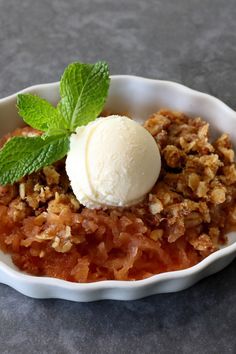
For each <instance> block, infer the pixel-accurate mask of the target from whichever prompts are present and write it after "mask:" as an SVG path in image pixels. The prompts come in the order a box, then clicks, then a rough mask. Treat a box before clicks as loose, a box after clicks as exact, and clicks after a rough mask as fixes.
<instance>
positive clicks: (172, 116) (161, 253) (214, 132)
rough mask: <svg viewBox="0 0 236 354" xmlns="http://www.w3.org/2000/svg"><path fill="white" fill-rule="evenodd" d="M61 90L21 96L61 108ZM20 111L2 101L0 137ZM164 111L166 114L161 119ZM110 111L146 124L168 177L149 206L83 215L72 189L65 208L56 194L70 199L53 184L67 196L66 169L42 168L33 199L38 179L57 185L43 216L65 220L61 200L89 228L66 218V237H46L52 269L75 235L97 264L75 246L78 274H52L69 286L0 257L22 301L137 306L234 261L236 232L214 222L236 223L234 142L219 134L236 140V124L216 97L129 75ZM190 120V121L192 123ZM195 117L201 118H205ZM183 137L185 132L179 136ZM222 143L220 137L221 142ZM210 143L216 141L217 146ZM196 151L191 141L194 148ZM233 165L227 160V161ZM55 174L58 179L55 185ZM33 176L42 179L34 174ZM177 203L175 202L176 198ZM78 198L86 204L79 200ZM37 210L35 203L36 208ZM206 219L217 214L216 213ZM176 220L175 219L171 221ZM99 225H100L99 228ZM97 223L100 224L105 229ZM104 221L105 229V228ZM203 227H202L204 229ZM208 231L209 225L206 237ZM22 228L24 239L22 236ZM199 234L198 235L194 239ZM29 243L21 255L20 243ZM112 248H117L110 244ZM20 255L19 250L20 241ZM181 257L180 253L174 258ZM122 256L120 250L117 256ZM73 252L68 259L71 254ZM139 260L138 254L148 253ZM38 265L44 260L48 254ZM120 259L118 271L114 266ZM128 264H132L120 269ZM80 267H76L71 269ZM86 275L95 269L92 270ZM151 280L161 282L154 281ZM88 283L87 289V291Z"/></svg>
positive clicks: (112, 95) (120, 80) (52, 87)
mask: <svg viewBox="0 0 236 354" xmlns="http://www.w3.org/2000/svg"><path fill="white" fill-rule="evenodd" d="M58 86H59V85H58V83H55V84H47V85H39V86H35V87H31V88H29V89H26V90H24V92H27V93H34V94H37V95H38V96H40V97H43V98H45V99H47V100H49V101H50V102H52V103H53V104H56V103H57V102H58V101H59V90H58ZM15 104H16V95H13V96H11V97H8V98H5V99H2V100H1V101H0V117H1V135H5V134H7V133H9V132H10V131H13V130H14V129H15V128H17V127H19V126H20V125H22V121H21V120H20V119H19V117H18V114H17V109H16V106H15ZM163 107H165V108H166V109H164V110H161V111H160V109H161V108H163ZM170 110H171V111H170ZM105 111H107V112H111V114H119V115H123V113H124V112H128V115H129V116H130V117H131V118H132V119H133V120H135V121H137V122H138V123H140V124H144V126H145V129H146V130H147V131H149V133H150V135H152V136H153V137H154V140H155V142H156V143H157V144H158V146H159V149H160V151H161V157H162V172H161V174H160V177H159V178H158V179H157V181H155V182H156V185H155V186H154V187H153V188H154V189H152V190H150V191H149V190H147V193H146V196H145V197H144V199H143V200H141V201H139V202H138V203H137V204H134V205H131V206H128V207H127V208H125V209H123V208H122V209H117V208H114V206H112V207H113V209H112V208H110V206H109V207H108V208H107V209H104V208H103V209H101V208H100V209H90V208H89V207H88V208H86V207H85V208H84V207H81V205H79V203H78V200H77V199H76V198H74V197H75V196H74V195H73V198H72V194H73V193H72V192H71V190H70V197H71V198H72V199H70V201H69V202H68V203H67V201H66V202H65V199H64V200H63V198H65V196H62V195H60V194H64V195H65V194H66V192H67V191H66V190H65V189H64V190H61V189H60V190H59V189H58V188H59V187H58V184H57V183H56V180H57V179H58V178H59V180H60V183H59V184H60V188H61V183H62V180H64V187H63V188H66V187H65V185H67V184H68V178H67V177H66V176H63V177H62V175H63V174H64V172H63V173H61V171H62V170H63V171H64V170H65V168H64V167H63V166H59V165H60V164H59V163H56V164H59V165H56V167H55V170H52V169H51V168H48V167H44V172H43V174H44V175H43V177H42V174H41V176H40V183H41V185H40V186H38V187H36V190H35V191H34V192H35V193H36V194H37V188H38V194H40V193H41V189H40V188H42V187H43V188H44V194H45V187H46V185H44V184H43V183H42V179H43V180H45V181H46V183H48V182H49V187H50V181H49V180H50V178H51V179H53V176H54V178H55V181H54V182H53V183H54V184H53V183H52V184H51V185H53V187H52V188H49V191H48V192H50V193H53V196H50V198H49V199H48V201H47V203H48V204H47V209H48V208H50V211H51V212H52V214H55V215H56V217H57V218H59V219H60V220H62V218H63V217H65V218H66V217H67V216H66V212H65V210H64V214H60V213H61V211H59V212H58V211H56V210H55V208H56V207H57V208H58V207H61V205H60V203H59V204H58V203H55V200H56V199H57V198H59V200H60V199H61V200H60V201H61V202H62V203H61V204H63V205H64V206H67V205H69V204H70V208H73V210H72V212H73V217H74V218H77V221H78V223H80V224H81V223H82V228H83V230H81V229H76V230H75V229H74V232H73V228H74V226H73V225H71V221H70V220H69V219H67V222H65V223H64V226H65V227H64V231H65V234H63V233H60V232H61V230H60V232H58V231H57V234H54V238H53V239H50V237H49V236H50V235H47V236H48V237H49V238H48V240H44V241H45V242H46V243H47V244H48V243H50V246H52V245H53V244H54V246H53V247H52V248H54V249H53V252H54V253H55V252H56V251H55V249H56V248H57V249H58V251H59V252H57V258H56V261H57V264H59V263H60V261H59V260H60V259H62V258H63V257H65V254H66V253H67V252H66V250H67V248H68V249H69V247H71V243H72V244H73V240H72V239H71V238H70V237H71V236H73V237H75V236H76V235H80V238H81V239H80V240H78V237H77V239H76V240H75V242H77V245H78V244H79V242H80V243H81V244H83V242H84V238H85V239H86V242H87V245H89V247H90V248H89V249H90V251H91V250H92V251H93V252H92V251H91V252H92V255H91V254H90V256H91V257H92V258H93V262H91V263H92V265H90V264H91V263H89V265H88V262H90V260H91V257H90V258H88V255H87V254H86V252H85V250H84V249H83V250H82V249H81V247H80V246H78V247H80V248H79V250H80V253H81V254H82V256H81V258H80V262H77V263H76V264H74V263H73V262H74V261H73V262H72V263H73V265H72V266H71V267H72V268H73V270H74V271H73V272H72V275H71V276H70V278H67V280H62V279H56V278H55V277H54V275H53V274H55V276H57V277H60V278H63V276H64V277H65V278H66V277H67V276H68V273H67V272H65V273H64V275H62V274H61V273H57V269H56V268H55V267H54V266H53V264H50V267H49V266H48V267H46V268H45V267H44V268H43V269H44V270H45V269H47V270H48V269H50V270H51V271H52V272H51V273H47V274H46V275H48V276H45V274H42V275H41V274H40V273H39V268H37V267H36V268H34V269H33V268H32V267H31V268H29V267H28V268H27V264H28V263H27V262H25V261H24V262H22V258H20V257H18V258H17V257H16V254H15V255H14V257H13V260H14V263H15V264H17V265H18V267H20V268H21V270H19V268H18V267H16V266H15V264H14V263H12V261H11V257H10V256H9V255H8V254H6V253H1V268H0V279H1V281H2V282H3V283H6V284H8V285H10V286H12V287H14V288H16V289H17V290H19V291H21V292H22V293H24V294H26V295H29V296H33V297H39V298H45V297H58V298H64V299H70V300H77V301H92V300H97V299H105V298H111V299H124V300H125V299H136V298H140V297H143V296H147V295H151V294H155V293H160V292H168V291H177V290H181V289H184V288H186V287H188V286H191V285H192V284H194V283H195V282H196V281H197V280H199V279H201V278H203V277H204V276H207V275H209V274H212V273H214V272H216V271H218V270H220V269H222V268H223V267H224V266H226V265H227V264H228V263H230V262H231V261H232V259H233V258H234V257H235V249H236V245H235V244H234V243H233V242H234V240H235V234H234V233H233V232H232V233H231V234H230V236H229V237H228V238H227V239H226V238H225V233H226V232H227V231H225V232H220V231H219V225H218V223H219V221H220V219H219V218H218V217H219V216H217V215H218V214H216V212H217V210H218V209H219V211H220V213H221V214H224V213H227V214H229V215H228V219H227V220H228V223H229V224H230V225H231V224H232V225H233V220H231V219H233V216H234V214H233V205H231V204H229V205H228V206H227V208H229V209H226V208H225V207H224V208H222V205H223V204H224V203H225V202H226V198H227V197H228V199H229V197H232V196H233V192H232V188H231V187H229V186H232V185H233V184H234V181H233V180H232V181H231V182H232V183H231V182H230V181H226V179H227V176H228V177H229V176H231V177H232V178H233V174H234V173H233V169H234V163H233V160H232V159H233V157H232V156H233V155H232V154H233V153H232V149H231V146H230V142H229V140H228V138H227V137H226V136H225V135H223V136H222V133H228V134H230V137H231V139H232V140H234V138H235V137H234V133H233V129H232V128H233V126H234V125H235V119H236V114H235V112H234V111H233V110H231V109H230V108H229V107H227V106H226V105H225V104H224V103H222V102H220V101H219V100H217V99H216V98H213V97H211V96H209V95H206V94H202V93H199V92H196V91H193V90H191V89H188V88H186V87H184V86H182V85H179V84H176V83H170V82H165V81H158V80H149V79H144V78H138V77H132V76H113V77H111V85H110V90H109V95H108V99H107V102H106V107H105ZM173 111H174V112H173ZM176 111H180V112H184V114H182V113H176ZM157 112H158V113H157ZM190 117H193V119H192V118H190ZM198 117H202V119H200V118H198ZM222 117H223V119H222ZM104 119H105V120H106V119H109V118H104ZM127 119H128V118H127ZM205 121H206V122H208V123H209V126H210V133H211V140H209V139H208V128H209V127H208V125H207V123H205ZM145 122H146V123H145ZM90 124H91V123H90ZM27 129H28V128H27ZM176 129H180V131H181V132H180V133H178V132H176ZM183 132H184V134H182V133H183ZM31 134H32V131H31ZM35 134H36V133H35ZM220 136H221V138H219V137H220ZM180 138H182V139H181V144H182V145H181V146H179V145H178V144H179V141H180ZM217 138H218V140H217ZM177 140H178V141H177ZM213 141H215V143H213V144H211V142H213ZM191 143H194V144H195V147H194V146H193V145H194V144H191ZM191 145H192V147H191ZM196 146H197V147H196ZM222 148H223V150H222ZM224 149H225V150H224ZM220 150H221V152H220ZM222 151H223V152H222ZM224 154H225V155H224ZM202 156H205V158H202V160H201V162H200V161H199V159H201V157H202ZM217 156H218V157H217ZM227 156H228V157H227ZM227 158H228V161H226V160H227ZM225 159H226V160H225ZM203 160H204V161H203ZM207 160H208V161H207ZM221 164H222V165H221ZM186 166H187V168H186ZM211 166H212V168H211ZM205 167H206V168H208V169H207V171H208V173H213V174H214V176H213V177H212V178H210V177H209V175H207V173H205V172H203V169H204V168H205ZM224 168H225V170H224V172H223V169H224ZM57 174H59V175H60V176H59V177H58V176H57ZM207 176H208V177H207ZM219 176H221V179H219ZM223 177H224V178H223ZM24 178H25V177H24ZM34 178H36V177H35V176H34ZM207 178H208V179H207ZM209 178H210V179H209ZM222 178H223V179H222ZM224 179H225V180H224ZM17 183H18V182H17ZM30 183H32V181H31V180H30V179H27V180H23V181H22V180H21V181H20V183H19V184H18V185H17V186H18V187H19V188H18V193H19V195H16V196H15V198H19V196H20V193H21V197H23V198H22V200H23V202H24V203H25V198H27V197H28V199H27V200H26V201H27V203H28V202H29V199H30V198H29V197H30V195H28V196H27V190H26V191H25V187H24V186H29V184H30ZM151 184H152V183H151ZM36 185H37V183H36ZM20 186H21V187H20ZM151 187H152V186H151ZM27 188H28V187H27ZM27 188H26V189H27ZM181 188H182V189H181ZM228 189H231V190H230V191H229V190H228ZM231 192H232V193H231ZM25 193H26V195H25ZM31 197H32V196H31ZM41 198H43V196H42V195H41ZM171 198H172V199H173V200H170V199H171ZM232 198H233V197H232ZM78 199H80V196H79V197H78ZM166 199H169V201H168V200H167V201H166ZM57 201H58V199H57ZM11 202H12V201H11ZM33 202H34V201H33V200H32V198H31V206H30V207H31V208H32V205H33V204H32V203H33ZM80 202H83V201H80ZM36 203H37V201H36ZM49 203H50V204H49ZM42 204H43V202H42V200H41V204H40V206H39V207H37V206H35V207H34V210H35V211H37V213H38V215H37V217H39V216H40V215H41V214H42V213H45V212H46V210H41V211H40V210H39V208H40V207H41V208H42ZM56 204H57V205H56ZM131 204H132V203H131ZM13 206H14V203H13ZM211 207H212V209H213V207H214V208H215V213H213V211H211V210H209V209H210V208H211ZM77 208H78V209H77ZM80 208H82V209H80ZM130 208H131V209H130ZM65 209H66V208H65ZM40 212H41V213H40ZM67 212H68V210H67ZM210 212H211V213H212V215H210ZM108 213H109V217H111V215H112V218H114V219H115V220H117V219H119V227H120V228H118V230H116V232H117V235H115V236H114V235H113V236H112V237H116V238H118V241H119V243H117V244H116V245H115V247H114V245H113V244H112V245H111V246H110V247H111V250H109V252H111V254H110V255H109V252H108V251H107V250H108V248H107V247H108V243H109V242H110V243H111V239H105V237H104V232H105V231H104V228H105V229H106V228H108V226H107V225H108V223H109V222H110V219H109V220H108V218H107V217H108ZM175 213H177V214H176V215H175ZM81 214H82V216H81ZM34 216H36V215H34ZM44 216H45V214H43V215H41V216H40V217H39V218H38V221H37V222H38V223H39V224H40V222H43V221H42V220H43V217H44ZM16 217H17V216H16ZM30 217H31V218H32V214H29V215H27V218H30ZM45 217H46V216H45ZM51 217H52V215H51ZM40 218H41V219H42V220H41V221H40ZM96 218H98V219H99V220H98V221H97V219H96ZM134 218H135V220H134ZM171 218H172V226H173V227H172V228H170V226H171V225H170V223H169V220H170V219H171ZM217 218H218V219H217ZM95 219H96V220H95ZM88 220H90V224H88ZM101 220H103V221H102V222H101ZM224 220H225V218H224ZM47 221H48V220H47ZM177 221H178V223H177ZM98 222H100V224H99V226H98V224H97V223H98ZM83 223H84V224H83ZM86 223H87V224H86ZM102 223H103V225H102V226H103V228H102V227H101V224H102ZM203 224H204V227H202V226H201V225H203ZM206 224H207V225H208V228H207V229H206ZM137 225H139V226H137ZM37 226H39V225H37ZM21 227H22V226H21ZM24 227H25V228H26V227H27V223H26V224H24ZM28 227H29V228H30V232H31V231H32V223H29V226H28ZM99 227H100V229H99ZM134 227H135V228H136V229H135V230H134ZM137 227H138V230H137ZM185 229H187V231H188V232H186V230H185ZM200 229H201V230H200ZM221 229H222V230H223V229H224V230H226V222H224V225H223V224H222V227H221ZM24 230H25V232H26V233H27V231H26V229H24ZM35 230H36V229H35ZM86 230H87V231H86ZM196 230H198V231H197V233H196ZM222 230H221V231H222ZM40 231H41V229H40ZM71 231H72V233H71ZM82 231H83V232H82ZM28 232H29V231H28ZM37 232H38V230H37ZM114 232H115V231H114ZM105 234H106V232H105ZM131 234H135V235H134V238H133V240H132V241H133V242H131V243H130V239H131V236H130V235H131ZM183 234H184V235H185V237H187V239H188V242H187V243H186V241H183ZM40 235H41V238H43V235H42V233H41V234H37V235H36V234H35V235H34V237H35V236H37V237H38V238H40ZM65 235H68V238H69V241H70V243H66V242H63V244H61V239H60V237H64V236H65ZM55 237H57V239H55ZM91 238H93V239H91ZM165 238H167V239H168V238H169V241H168V244H166V242H167V241H166V240H165ZM19 239H20V241H21V242H22V241H24V242H25V246H26V244H27V242H28V243H29V244H30V242H32V240H31V241H30V240H29V237H25V236H24V240H22V238H21V237H19ZM94 239H95V240H96V243H95V244H93V242H94ZM163 239H164V241H163ZM5 240H6V239H5ZM5 240H4V241H5ZM14 241H16V239H14ZM67 241H68V239H67ZM24 242H23V243H22V245H21V246H20V247H22V246H23V245H24ZM34 242H35V240H34ZM112 242H114V240H113V239H112ZM163 242H164V243H163ZM57 243H58V244H57ZM39 244H40V245H42V244H43V242H39ZM129 244H130V246H129ZM160 244H161V247H160ZM158 245H159V246H158ZM7 247H10V249H11V251H12V240H11V239H10V238H8V246H7ZM15 247H16V248H17V247H18V245H17V242H16V243H15ZM63 247H64V249H63ZM73 247H75V248H76V247H77V246H74V245H73ZM124 247H127V252H130V256H129V257H127V256H126V257H124V252H125V251H124V250H125V248H124ZM112 248H113V249H112ZM176 249H178V252H177V253H176ZM8 250H9V249H8ZM43 250H44V249H41V248H40V249H38V248H37V247H32V248H31V253H32V252H33V253H34V252H36V253H35V254H32V255H31V256H32V257H36V258H37V257H39V253H37V252H42V251H43ZM140 250H141V251H140ZM6 251H7V248H6ZM44 251H45V250H44ZM62 251H65V252H62ZM118 251H119V252H121V251H122V252H121V253H120V254H119V253H117V252H118ZM69 252H71V249H70V250H69ZM84 252H85V253H84ZM140 252H142V255H141V254H140ZM11 253H12V252H11ZM15 253H17V252H15ZM54 253H53V254H54ZM95 253H96V254H95ZM106 253H108V255H107V254H106ZM49 254H50V252H49ZM41 255H42V254H41ZM97 255H99V257H97V258H98V259H96V256H97ZM107 257H108V258H107ZM109 257H110V258H109ZM135 257H136V259H135ZM42 258H44V257H43V256H42ZM81 260H82V261H81ZM114 260H116V262H114ZM119 260H120V263H119V264H118V261H119ZM157 260H158V261H157ZM128 261H130V263H129V262H128ZM99 262H100V263H99ZM102 262H103V264H102ZM109 262H110V263H109ZM125 262H126V264H124V263H125ZM135 262H136V263H135ZM114 264H115V266H114ZM134 264H135V266H134ZM31 265H32V264H31ZM63 265H64V263H63ZM75 265H76V266H77V268H75ZM95 265H96V267H97V269H96V271H95V270H94V267H95ZM40 267H41V268H40V271H42V264H41V265H40ZM64 267H65V266H64ZM88 267H91V269H92V270H91V269H90V270H89V272H88ZM142 267H143V269H142ZM65 268H66V267H65ZM183 268H185V269H183ZM178 269H181V270H178ZM71 270H72V269H70V272H71ZM82 270H83V271H82ZM26 271H27V272H28V273H29V271H31V273H33V274H37V276H32V275H29V274H26ZM53 272H54V273H53ZM155 272H156V273H159V274H156V275H153V274H155ZM49 276H50V277H49ZM140 279H141V280H140ZM68 280H69V281H68ZM76 281H77V282H76ZM86 281H88V283H85V282H86Z"/></svg>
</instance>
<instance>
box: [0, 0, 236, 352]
mask: <svg viewBox="0 0 236 354" xmlns="http://www.w3.org/2000/svg"><path fill="white" fill-rule="evenodd" d="M235 19H236V1H235V0H227V1H225V0H205V1H203V0H202V1H201V0H179V1H178V0H177V1H171V0H167V1H164V0H163V1H161V0H159V1H158V0H156V1H155V0H151V1H149V0H146V1H145V0H137V1H135V0H114V1H108V0H95V1H92V0H77V1H76V0H71V1H70V0H67V1H66V0H64V1H63V0H38V1H33V0H32V1H30V0H19V1H17V0H0V97H3V96H7V95H9V94H11V93H13V92H16V91H17V90H19V89H22V88H24V87H27V86H29V85H32V84H36V83H45V82H52V81H56V80H58V78H59V76H60V75H61V73H62V71H63V69H64V67H65V66H66V65H67V64H68V63H70V62H72V61H75V60H81V61H85V62H95V61H96V60H100V59H104V60H107V61H108V62H109V63H110V68H111V72H112V74H135V75H142V76H146V77H151V78H159V79H167V80H173V81H177V82H181V83H183V84H186V85H188V86H190V87H192V88H195V89H198V90H201V91H205V92H208V93H210V94H213V95H215V96H217V97H219V98H220V99H222V100H223V101H225V102H226V103H227V104H229V105H230V106H231V107H232V108H236V21H235ZM235 266H236V262H235V261H234V262H233V263H232V264H231V265H230V266H229V267H227V268H226V269H225V270H223V271H221V272H220V273H218V274H216V275H214V276H211V277H209V278H207V279H205V280H203V281H201V282H200V283H198V284H197V285H195V286H193V287H192V288H191V289H188V290H185V291H183V292H180V293H175V294H163V295H157V296H152V297H150V298H147V299H143V300H139V301H132V302H115V301H102V302H96V303H89V304H79V303H73V302H66V301H61V300H60V301H59V300H34V299H30V298H27V297H25V296H23V295H21V294H19V293H17V292H16V291H14V290H12V289H10V288H9V287H7V286H5V285H0V353H2V354H3V353H4V354H5V353H19V354H20V353H32V354H33V353H58V354H60V353H73V354H74V353H192V354H193V353H202V354H204V353H207V354H209V353H217V354H220V353H236V336H235V327H236V274H235Z"/></svg>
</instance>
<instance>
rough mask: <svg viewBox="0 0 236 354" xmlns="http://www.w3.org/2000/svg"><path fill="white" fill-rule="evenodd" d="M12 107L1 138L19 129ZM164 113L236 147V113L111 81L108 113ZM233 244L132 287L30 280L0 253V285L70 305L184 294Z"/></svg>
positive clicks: (152, 86) (192, 96)
mask: <svg viewBox="0 0 236 354" xmlns="http://www.w3.org/2000/svg"><path fill="white" fill-rule="evenodd" d="M23 92H30V93H34V94H37V95H39V96H41V97H44V98H46V99H47V100H49V101H51V102H52V103H53V104H56V103H57V101H58V99H59V93H58V83H52V84H45V85H38V86H33V87H29V88H27V89H25V90H23ZM15 104H16V94H14V95H12V96H9V97H6V98H3V99H1V100H0V135H3V134H6V133H7V132H9V131H11V130H13V129H15V128H16V127H18V126H20V125H21V124H22V121H21V119H19V117H18V116H17V112H16V106H15ZM162 107H166V108H170V109H173V110H179V111H182V112H185V113H187V114H190V115H193V116H201V117H203V118H204V119H206V120H207V121H208V122H209V123H210V124H211V127H212V128H214V130H213V134H215V133H219V132H222V131H224V132H228V133H230V135H231V137H232V140H233V141H236V129H235V127H236V112H234V111H233V110H232V109H230V108H229V107H228V106H226V105H225V104H224V103H222V102H221V101H220V100H218V99H216V98H214V97H212V96H209V95H207V94H204V93H200V92H197V91H194V90H191V89H189V88H187V87H185V86H183V85H180V84H177V83H173V82H168V81H159V80H150V79H144V78H141V77H135V76H112V78H111V87H110V92H109V98H108V102H107V108H108V109H111V110H112V111H113V112H116V113H119V111H120V112H125V111H128V112H130V113H131V114H132V115H133V117H135V119H137V120H138V121H140V122H142V121H143V120H144V119H145V118H146V117H147V116H148V115H149V114H151V113H153V112H155V111H156V110H158V109H159V108H162ZM0 222H1V221H0ZM235 241H236V233H231V234H230V237H229V243H228V245H227V246H226V247H224V248H222V249H221V250H219V251H217V252H215V253H213V254H211V255H210V256H209V257H207V258H206V259H204V260H203V261H202V262H200V263H199V264H197V265H195V266H194V267H191V268H189V269H185V270H181V271H175V272H168V273H163V274H159V275H155V276H152V277H150V278H148V279H145V280H140V281H135V282H131V281H128V282H125V281H101V282H97V283H89V284H77V283H70V282H67V281H63V280H59V279H54V278H47V277H34V276H30V275H27V274H24V273H23V272H20V271H19V270H18V269H17V268H16V267H15V266H14V265H13V263H12V261H11V259H10V257H9V256H8V255H5V254H3V253H1V252H0V282H2V283H4V284H7V285H9V286H11V287H13V288H14V289H16V290H18V291H20V292H21V293H23V294H25V295H28V296H31V297H34V298H60V299H67V300H73V301H94V300H101V299H116V300H132V299H138V298H142V297H145V296H148V295H152V294H158V293H165V292H174V291H179V290H183V289H185V288H188V287H190V286H191V285H193V284H194V283H196V282H197V281H198V280H200V279H202V278H204V277H206V276H208V275H210V274H213V273H216V272H218V271H219V270H221V269H223V268H224V267H225V266H227V265H228V264H229V263H230V262H231V261H232V260H233V259H234V258H235V256H236V242H235Z"/></svg>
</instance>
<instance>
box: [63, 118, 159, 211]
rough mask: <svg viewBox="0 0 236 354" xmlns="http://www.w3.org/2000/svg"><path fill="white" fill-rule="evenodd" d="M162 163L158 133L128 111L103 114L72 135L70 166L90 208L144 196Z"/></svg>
mask: <svg viewBox="0 0 236 354" xmlns="http://www.w3.org/2000/svg"><path fill="white" fill-rule="evenodd" d="M160 168H161V158H160V153H159V149H158V147H157V144H156V142H155V140H154V138H153V137H152V136H151V134H150V133H149V132H148V131H147V130H146V129H144V128H143V127H142V126H141V125H140V124H138V123H136V122H135V121H133V120H131V119H129V118H127V117H124V116H115V115H113V116H109V117H106V118H98V119H96V120H95V121H93V122H91V123H89V124H88V125H87V126H83V127H79V128H78V129H77V130H76V134H73V135H72V136H71V139H70V150H69V153H68V155H67V159H66V171H67V174H68V176H69V179H70V181H71V187H72V189H73V192H74V194H75V196H76V198H77V199H78V200H79V201H80V203H81V204H83V205H85V206H86V207H88V208H91V209H94V208H101V207H104V206H119V207H128V206H131V205H134V204H136V203H138V202H140V201H141V200H142V199H143V198H144V197H145V195H146V194H147V193H148V192H149V191H150V190H151V188H152V187H153V186H154V184H155V182H156V180H157V178H158V176H159V173H160Z"/></svg>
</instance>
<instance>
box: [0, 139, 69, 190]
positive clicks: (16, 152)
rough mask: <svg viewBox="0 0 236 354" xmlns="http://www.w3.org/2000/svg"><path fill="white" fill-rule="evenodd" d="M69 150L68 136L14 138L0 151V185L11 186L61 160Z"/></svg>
mask: <svg viewBox="0 0 236 354" xmlns="http://www.w3.org/2000/svg"><path fill="white" fill-rule="evenodd" d="M68 150H69V136H68V135H62V136H51V137H46V138H45V139H42V138H41V137H40V136H37V137H34V138H29V137H14V138H12V139H11V140H9V141H8V142H7V143H6V144H5V145H4V147H3V148H2V149H1V150H0V166H1V168H0V184H1V185H6V184H8V183H11V184H13V183H14V182H16V181H18V180H19V179H20V178H21V177H24V176H25V175H27V174H30V173H32V172H35V171H38V170H39V169H41V168H42V167H44V166H47V165H50V164H52V163H54V162H56V161H58V160H60V159H62V158H63V157H64V156H65V155H66V154H67V152H68Z"/></svg>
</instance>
